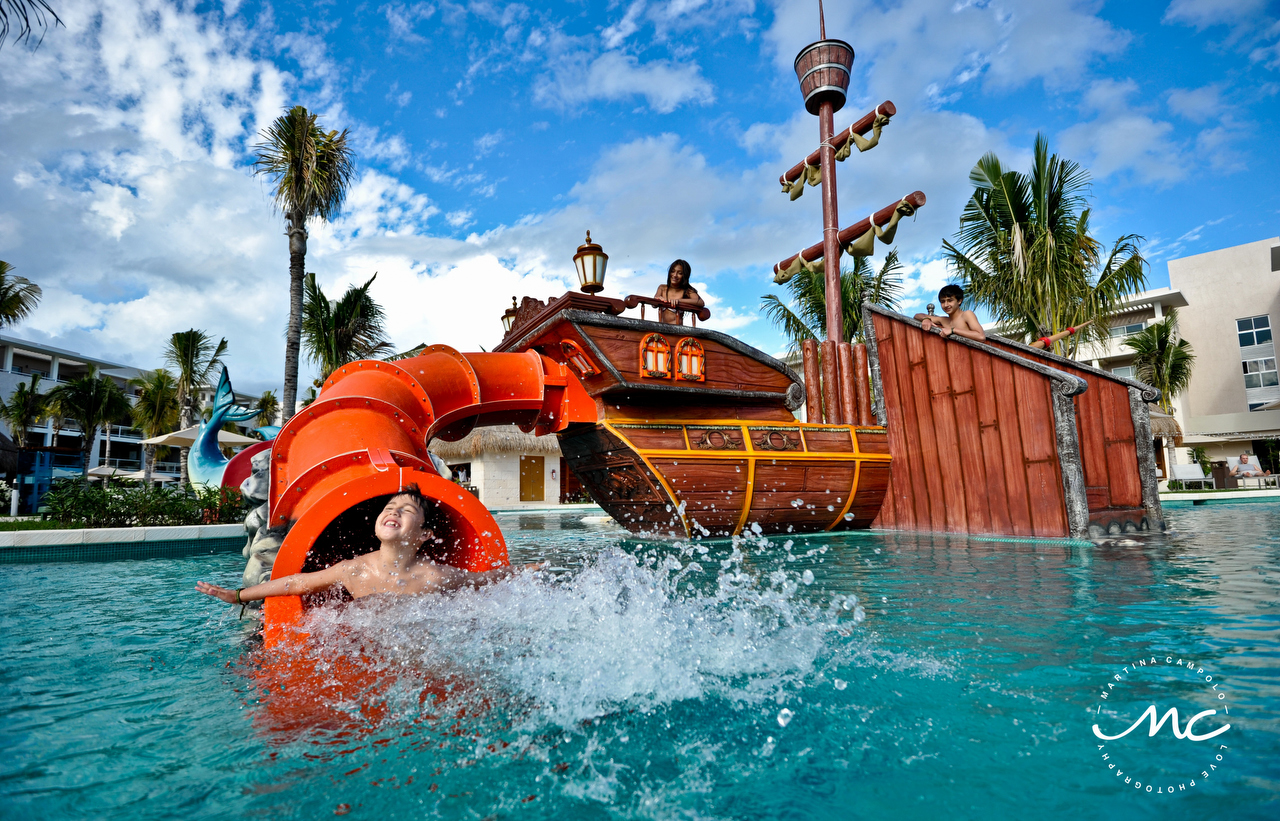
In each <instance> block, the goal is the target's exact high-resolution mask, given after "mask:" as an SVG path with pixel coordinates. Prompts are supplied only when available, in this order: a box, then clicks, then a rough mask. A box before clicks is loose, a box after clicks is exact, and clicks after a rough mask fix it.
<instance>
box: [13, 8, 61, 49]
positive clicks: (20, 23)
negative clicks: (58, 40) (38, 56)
mask: <svg viewBox="0 0 1280 821" xmlns="http://www.w3.org/2000/svg"><path fill="white" fill-rule="evenodd" d="M49 18H53V20H52V22H53V25H55V26H61V25H62V18H61V17H59V16H58V13H57V12H55V11H54V10H53V7H52V6H50V5H49V4H48V3H47V2H45V0H0V48H4V43H5V41H6V40H8V39H9V31H10V30H11V27H12V26H14V25H16V26H17V27H18V36H17V37H14V38H13V41H14V42H15V43H21V42H22V41H23V40H30V39H31V29H32V25H31V23H32V21H33V20H34V21H35V25H36V26H38V27H39V28H41V29H44V30H47V29H48V28H49V23H50V19H49ZM43 40H44V33H43V32H42V33H41V34H40V40H39V41H37V42H36V45H37V46H39V45H40V42H42V41H43Z"/></svg>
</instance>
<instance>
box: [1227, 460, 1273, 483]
mask: <svg viewBox="0 0 1280 821" xmlns="http://www.w3.org/2000/svg"><path fill="white" fill-rule="evenodd" d="M1239 464H1240V457H1239V456H1228V457H1227V473H1228V475H1229V474H1230V473H1231V471H1233V470H1235V469H1236V467H1237V466H1238V465H1239ZM1249 464H1251V465H1256V464H1257V462H1256V461H1255V460H1254V459H1250V460H1249ZM1232 478H1234V479H1235V480H1236V481H1237V482H1239V484H1240V487H1256V488H1259V489H1261V488H1265V487H1276V479H1277V478H1280V477H1276V476H1235V477H1232Z"/></svg>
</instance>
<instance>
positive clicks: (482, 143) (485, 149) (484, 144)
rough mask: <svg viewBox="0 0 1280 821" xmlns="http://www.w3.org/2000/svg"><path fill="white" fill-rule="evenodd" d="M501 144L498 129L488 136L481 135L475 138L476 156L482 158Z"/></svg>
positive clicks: (500, 133)
mask: <svg viewBox="0 0 1280 821" xmlns="http://www.w3.org/2000/svg"><path fill="white" fill-rule="evenodd" d="M501 143H502V129H498V130H497V131H493V132H490V133H488V134H481V135H480V136H479V137H477V138H476V142H475V145H476V154H478V155H479V156H481V157H483V156H484V155H486V154H488V153H489V152H491V151H493V149H495V148H497V147H498V145H500V144H501Z"/></svg>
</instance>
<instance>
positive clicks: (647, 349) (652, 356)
mask: <svg viewBox="0 0 1280 821" xmlns="http://www.w3.org/2000/svg"><path fill="white" fill-rule="evenodd" d="M640 375H641V376H647V377H650V378H651V379H670V378H671V344H670V343H669V342H667V340H666V337H664V336H663V335H662V334H649V335H648V336H646V337H645V338H644V339H642V340H640Z"/></svg>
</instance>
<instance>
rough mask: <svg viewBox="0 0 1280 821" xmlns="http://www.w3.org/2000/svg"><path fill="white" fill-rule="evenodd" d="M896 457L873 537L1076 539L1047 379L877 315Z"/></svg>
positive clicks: (885, 403)
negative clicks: (896, 533) (883, 532)
mask: <svg viewBox="0 0 1280 821" xmlns="http://www.w3.org/2000/svg"><path fill="white" fill-rule="evenodd" d="M872 317H873V324H874V327H875V335H876V347H877V355H878V358H879V368H880V380H881V386H882V391H883V394H882V402H883V407H884V409H885V413H886V416H887V427H888V433H889V452H890V453H891V454H892V455H893V462H892V464H891V469H890V480H889V490H888V493H887V494H886V496H885V501H884V505H883V506H882V507H881V508H880V516H879V517H878V518H877V519H876V521H875V522H874V523H873V525H872V526H873V527H878V528H884V529H889V530H919V531H941V532H948V533H971V534H994V535H1014V536H1035V537H1045V538H1062V537H1066V536H1067V535H1068V522H1067V508H1066V501H1065V496H1064V491H1063V480H1062V469H1061V466H1060V464H1059V458H1058V444H1057V436H1056V432H1055V428H1054V408H1053V398H1052V396H1051V393H1050V391H1051V383H1052V379H1051V378H1050V377H1049V376H1047V375H1046V374H1045V373H1044V372H1043V371H1041V370H1037V369H1034V368H1031V367H1021V366H1019V363H1017V362H1015V361H1010V360H1008V359H1005V358H1002V357H999V356H996V355H995V354H992V353H987V352H986V351H983V350H981V349H979V348H974V347H970V346H967V345H964V344H960V343H956V342H949V341H946V340H944V339H942V337H940V336H938V335H937V334H929V333H925V332H924V331H921V330H920V329H919V327H917V326H915V325H913V324H910V323H907V322H903V321H899V320H896V319H894V318H892V317H889V316H885V315H883V314H880V313H875V314H872Z"/></svg>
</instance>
